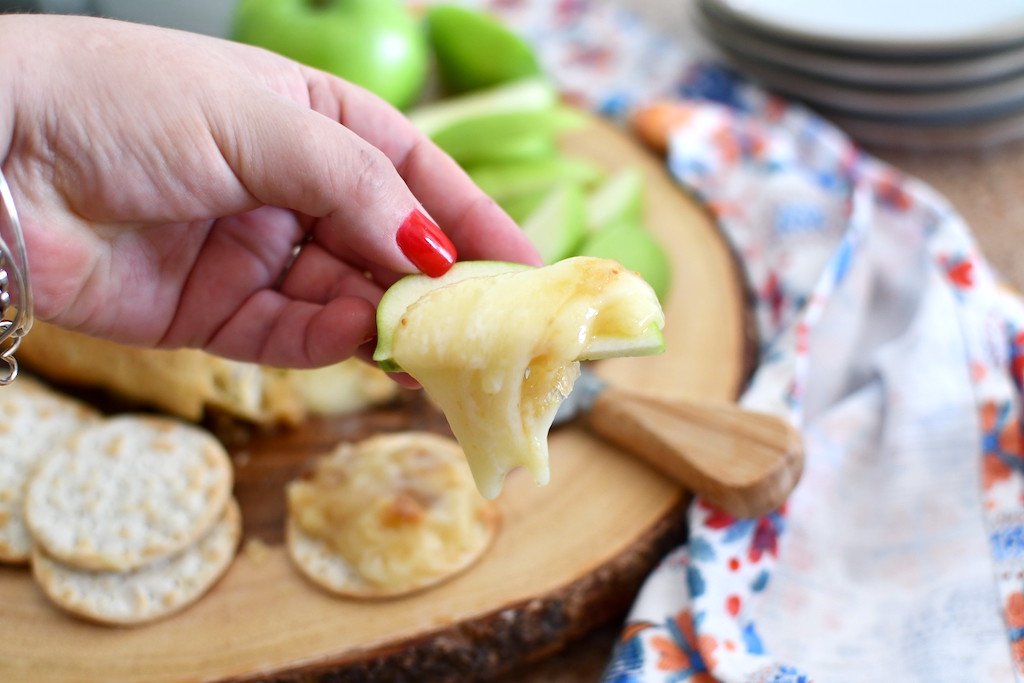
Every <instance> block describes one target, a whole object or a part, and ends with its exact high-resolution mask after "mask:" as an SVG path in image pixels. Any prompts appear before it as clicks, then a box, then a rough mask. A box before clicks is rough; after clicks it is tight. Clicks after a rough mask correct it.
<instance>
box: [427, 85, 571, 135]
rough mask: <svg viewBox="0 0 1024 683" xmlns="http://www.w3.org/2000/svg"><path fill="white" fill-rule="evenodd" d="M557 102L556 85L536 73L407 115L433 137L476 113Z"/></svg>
mask: <svg viewBox="0 0 1024 683" xmlns="http://www.w3.org/2000/svg"><path fill="white" fill-rule="evenodd" d="M558 102H559V94H558V89H557V88H555V86H554V84H553V83H552V82H551V81H550V80H548V79H547V78H543V77H540V76H537V77H531V78H523V79H519V80H516V81H512V82H509V83H506V84H504V85H500V86H495V87H493V88H487V89H486V90H478V91H476V92H473V93H468V94H465V95H460V96H459V97H451V98H448V99H443V100H435V101H433V102H430V103H428V104H422V105H420V106H418V107H416V108H415V109H413V110H412V111H410V112H409V113H408V118H409V120H410V121H411V122H412V123H413V125H415V126H416V127H417V128H419V129H420V131H421V132H422V133H423V134H424V135H426V136H428V137H433V136H434V135H436V134H437V133H438V132H439V131H442V130H444V129H446V128H449V127H452V126H456V125H458V124H460V123H462V122H464V121H468V120H470V119H474V118H477V117H479V116H485V115H489V114H496V113H506V114H508V113H524V112H542V111H548V110H549V109H551V108H552V107H554V106H556V105H557V104H558Z"/></svg>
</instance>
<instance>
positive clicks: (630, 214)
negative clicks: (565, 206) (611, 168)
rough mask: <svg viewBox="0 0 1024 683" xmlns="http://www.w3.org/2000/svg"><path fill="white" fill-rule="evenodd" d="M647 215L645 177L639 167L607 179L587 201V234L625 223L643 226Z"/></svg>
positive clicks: (623, 170) (622, 171) (619, 172)
mask: <svg viewBox="0 0 1024 683" xmlns="http://www.w3.org/2000/svg"><path fill="white" fill-rule="evenodd" d="M643 211H644V176H643V172H642V171H640V169H639V168H636V167H632V166H631V167H628V168H624V169H622V170H620V171H618V172H616V173H613V174H612V175H610V176H608V177H607V178H605V179H604V180H603V181H602V182H601V184H600V185H598V186H597V187H596V188H595V189H594V191H593V192H592V193H591V194H590V196H589V197H588V198H587V232H589V233H591V234H593V233H597V232H600V231H601V230H603V229H604V228H606V227H608V226H609V225H614V224H616V223H620V222H623V221H632V222H640V221H642V220H643Z"/></svg>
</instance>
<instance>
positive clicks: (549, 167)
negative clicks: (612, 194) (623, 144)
mask: <svg viewBox="0 0 1024 683" xmlns="http://www.w3.org/2000/svg"><path fill="white" fill-rule="evenodd" d="M466 172H467V173H468V174H469V177H470V178H472V179H473V182H475V183H476V184H477V186H478V187H479V188H480V189H481V190H483V191H484V192H485V193H486V194H487V195H488V196H490V197H491V199H493V200H495V201H496V202H498V203H499V204H502V203H504V202H506V201H508V200H509V199H511V198H513V197H518V196H522V195H528V194H531V193H535V192H541V191H547V190H550V189H551V188H552V187H554V186H555V185H558V184H561V183H579V184H581V185H589V184H591V183H594V182H596V181H598V180H600V179H601V178H602V177H603V175H604V170H603V169H602V168H601V167H600V166H598V165H597V164H594V163H592V162H590V161H585V160H583V159H577V158H574V157H567V156H554V157H551V158H548V159H529V160H526V161H514V162H501V163H489V164H477V165H474V166H470V167H468V168H467V169H466Z"/></svg>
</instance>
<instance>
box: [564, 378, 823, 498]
mask: <svg viewBox="0 0 1024 683" xmlns="http://www.w3.org/2000/svg"><path fill="white" fill-rule="evenodd" d="M577 417H579V418H580V419H582V420H583V421H584V422H585V424H586V425H587V427H588V428H589V429H590V430H591V431H593V432H595V433H596V434H598V435H599V436H601V437H603V438H604V439H605V440H607V441H609V442H610V443H613V444H615V445H616V446H619V447H620V448H622V449H624V450H625V451H627V452H629V453H630V454H632V455H634V456H636V457H638V458H640V459H642V460H644V461H646V462H647V463H648V464H650V465H652V466H654V467H655V468H657V469H658V470H660V471H661V472H663V473H664V474H666V475H668V476H669V477H671V478H672V479H673V480H675V481H676V482H678V483H680V484H682V485H683V486H684V487H685V488H686V489H688V490H689V491H691V492H693V493H695V494H697V495H698V496H700V497H701V498H702V499H704V500H706V501H708V502H709V503H711V504H713V505H714V506H716V507H718V508H719V509H721V510H723V511H725V512H727V513H729V514H731V515H733V516H735V517H760V516H762V515H765V514H768V513H769V512H772V511H774V510H777V509H778V508H779V507H780V506H781V505H782V504H783V503H784V502H785V500H786V498H787V497H788V496H789V494H790V493H791V491H792V490H793V487H794V486H795V485H796V483H797V481H798V480H799V478H800V474H801V473H802V471H803V463H804V449H803V441H802V439H801V438H800V434H799V433H798V432H797V430H796V429H795V428H794V427H793V426H792V425H791V424H789V423H788V422H787V421H785V420H783V419H781V418H779V417H777V416H775V415H770V414H767V413H760V412H754V411H750V410H746V409H744V408H741V407H740V406H738V405H736V404H735V403H730V402H728V401H717V402H710V401H709V402H704V401H689V400H683V399H672V400H661V399H657V398H651V397H648V396H643V395H640V394H636V393H632V392H628V391H624V390H621V389H617V388H615V387H613V386H611V385H608V384H607V383H605V382H604V381H603V380H601V379H600V378H599V377H598V376H597V375H595V374H594V373H593V372H591V371H589V370H588V369H587V368H586V366H585V365H584V366H583V370H582V374H581V375H580V377H579V379H577V380H576V384H575V386H574V387H573V390H572V393H570V394H569V396H568V397H567V398H566V399H565V401H564V402H563V403H562V405H561V407H560V408H559V410H558V413H557V414H556V415H555V424H556V425H557V424H561V423H564V422H566V421H568V420H571V419H574V418H577Z"/></svg>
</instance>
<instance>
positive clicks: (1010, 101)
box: [722, 48, 1024, 124]
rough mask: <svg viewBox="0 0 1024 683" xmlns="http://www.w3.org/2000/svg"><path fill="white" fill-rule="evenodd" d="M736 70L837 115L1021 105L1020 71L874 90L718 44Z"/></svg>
mask: <svg viewBox="0 0 1024 683" xmlns="http://www.w3.org/2000/svg"><path fill="white" fill-rule="evenodd" d="M722 52H723V56H724V57H725V59H726V60H727V61H728V63H730V64H731V65H732V66H733V67H734V68H735V69H736V70H737V71H739V72H740V73H742V74H745V75H747V76H749V77H750V78H752V79H753V80H756V81H758V82H759V83H761V84H762V85H763V86H765V87H767V88H769V89H771V90H775V91H777V92H779V93H781V94H784V95H787V96H790V97H792V98H794V99H799V100H802V101H804V102H806V103H807V104H809V105H810V106H812V107H815V108H817V109H820V110H823V111H827V112H830V113H836V114H852V115H855V116H860V117H871V118H876V119H884V120H889V121H893V122H896V121H902V122H916V123H932V124H937V123H946V124H954V123H967V122H974V121H979V120H983V119H988V118H996V117H999V116H1005V115H1007V114H1010V113H1013V112H1016V111H1018V110H1024V75H1018V76H1015V77H1013V78H1011V79H1008V80H1005V81H1000V82H998V83H994V84H983V85H979V86H970V87H963V88H955V89H949V90H942V91H936V92H929V91H923V92H913V91H892V90H876V89H871V88H868V87H859V86H853V85H844V84H841V83H835V82H829V81H825V80H823V79H820V78H815V77H812V76H806V75H803V74H800V73H797V72H796V71H792V70H790V69H786V68H783V67H772V66H767V65H765V64H764V63H763V62H761V61H759V60H756V59H749V58H746V57H744V56H742V55H740V54H738V53H735V52H730V51H728V50H726V49H725V48H722Z"/></svg>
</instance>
